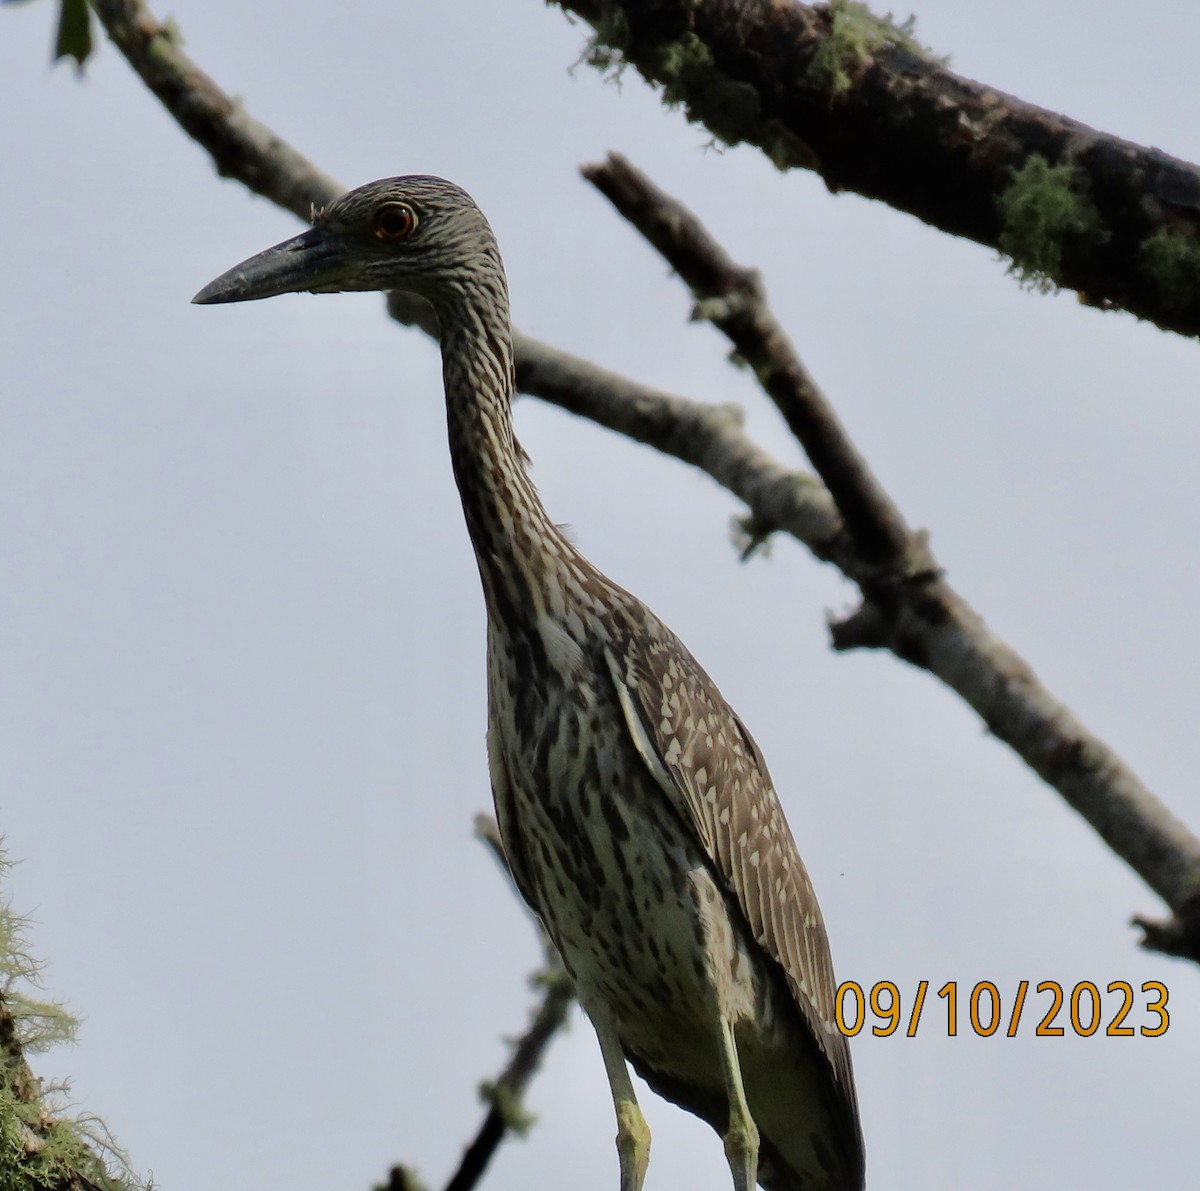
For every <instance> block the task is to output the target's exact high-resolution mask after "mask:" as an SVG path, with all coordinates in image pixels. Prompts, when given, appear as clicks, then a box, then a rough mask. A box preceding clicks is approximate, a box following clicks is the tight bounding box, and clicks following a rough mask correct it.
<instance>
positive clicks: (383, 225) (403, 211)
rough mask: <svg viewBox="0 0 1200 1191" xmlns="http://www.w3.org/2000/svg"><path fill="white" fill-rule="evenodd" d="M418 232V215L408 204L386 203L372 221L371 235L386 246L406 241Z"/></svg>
mask: <svg viewBox="0 0 1200 1191" xmlns="http://www.w3.org/2000/svg"><path fill="white" fill-rule="evenodd" d="M416 230H417V213H416V211H414V210H413V209H412V207H410V206H409V205H408V204H407V203H384V204H383V206H382V207H380V208H379V210H377V211H376V212H375V215H374V217H373V218H372V220H371V233H372V235H374V237H375V239H376V240H382V241H383V242H384V243H385V244H392V243H396V242H397V241H399V240H406V239H408V237H409V236H411V235H412V234H413V232H415V231H416Z"/></svg>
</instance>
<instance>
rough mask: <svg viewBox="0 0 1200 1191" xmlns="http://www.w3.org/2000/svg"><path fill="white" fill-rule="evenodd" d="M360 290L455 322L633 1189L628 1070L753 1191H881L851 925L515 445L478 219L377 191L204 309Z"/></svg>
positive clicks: (446, 189)
mask: <svg viewBox="0 0 1200 1191" xmlns="http://www.w3.org/2000/svg"><path fill="white" fill-rule="evenodd" d="M352 289H353V290H362V289H381V290H386V289H405V290H410V291H412V292H415V293H418V294H420V295H422V296H423V297H425V298H427V299H428V300H429V301H430V302H431V303H432V305H433V306H434V309H435V310H436V311H437V314H438V318H439V321H440V324H441V330H442V356H443V371H444V379H445V388H446V406H447V417H448V423H449V431H450V453H451V459H452V462H453V466H454V473H455V477H456V479H457V481H458V486H459V491H460V493H461V496H462V503H463V510H464V513H465V516H466V520H467V526H468V529H469V532H470V536H471V541H472V544H473V546H474V549H475V554H476V557H477V560H478V563H479V572H480V577H481V579H482V583H483V590H484V596H485V601H486V605H487V613H488V697H489V710H488V715H489V727H488V755H489V763H490V767H491V774H492V786H493V793H494V796H495V803H496V812H497V817H498V819H499V823H500V830H501V835H502V837H503V840H504V844H505V849H506V851H507V854H508V858H509V862H510V864H511V867H512V870H513V874H514V876H515V878H516V880H517V884H518V886H519V887H520V889H521V892H522V893H523V894H524V896H525V898H526V899H527V900H528V901H529V903H530V905H531V906H532V907H533V908H534V910H535V911H536V912H537V913H538V915H539V916H540V918H541V919H542V921H543V923H544V924H545V926H546V929H547V931H549V933H550V935H551V937H552V938H553V939H554V940H555V942H556V943H557V945H558V947H559V949H560V951H561V952H562V956H563V959H564V962H565V963H566V965H567V968H568V970H569V971H570V972H571V974H572V976H573V978H574V980H575V984H576V988H577V991H578V993H579V997H580V1001H581V1003H582V1004H583V1006H584V1008H585V1009H586V1010H587V1012H588V1014H589V1016H590V1017H591V1018H592V1021H593V1024H594V1025H595V1027H596V1031H597V1035H598V1037H599V1039H600V1044H601V1049H602V1052H603V1053H604V1058H605V1065H606V1070H607V1072H608V1076H609V1081H610V1083H611V1085H612V1090H613V1097H614V1102H615V1104H616V1107H617V1115H618V1124H619V1129H618V1150H619V1153H620V1158H621V1185H622V1191H637V1188H639V1187H640V1185H641V1180H642V1177H643V1175H644V1172H645V1166H646V1161H647V1158H648V1152H649V1134H648V1131H647V1130H646V1128H645V1123H644V1121H643V1120H642V1118H641V1114H640V1111H639V1110H638V1108H637V1105H636V1100H635V1099H634V1095H633V1089H632V1085H630V1084H629V1080H628V1075H627V1073H626V1071H625V1066H624V1060H625V1059H628V1060H629V1061H630V1062H632V1064H633V1065H634V1067H635V1068H636V1069H637V1071H638V1072H639V1073H640V1074H641V1075H642V1076H643V1077H644V1078H645V1079H646V1080H647V1082H648V1083H649V1084H650V1085H651V1086H652V1087H653V1088H655V1090H657V1091H658V1092H660V1093H661V1094H662V1095H664V1096H666V1097H668V1098H669V1099H671V1100H674V1101H675V1102H677V1103H678V1104H680V1105H682V1106H683V1107H685V1108H687V1109H689V1110H690V1111H692V1112H694V1113H697V1114H698V1115H700V1116H701V1117H703V1118H704V1119H705V1120H707V1121H709V1123H710V1124H711V1125H712V1126H713V1128H715V1129H716V1130H717V1131H718V1132H719V1133H721V1134H722V1135H723V1136H724V1137H725V1139H726V1153H727V1155H728V1157H729V1162H730V1167H731V1171H732V1174H733V1179H734V1186H735V1188H736V1189H737V1191H747V1189H748V1187H749V1186H750V1184H751V1183H752V1182H753V1180H754V1178H755V1174H756V1172H757V1178H758V1180H759V1181H760V1182H761V1183H762V1184H763V1186H765V1187H767V1188H769V1189H770V1191H858V1189H859V1188H860V1187H861V1186H862V1182H863V1152H862V1139H861V1134H860V1131H859V1124H858V1112H857V1106H856V1101H855V1092H854V1080H853V1075H852V1072H851V1066H850V1054H849V1049H848V1047H847V1044H846V1040H845V1039H844V1038H843V1037H842V1036H841V1035H840V1034H839V1033H838V1031H837V1029H836V1027H835V1026H834V1023H833V994H834V988H835V981H834V976H833V969H832V965H831V962H830V958H829V949H828V944H827V941H826V937H825V930H824V926H823V924H822V921H821V913H820V910H819V908H818V906H817V901H816V898H815V896H814V894H813V890H812V886H811V884H810V883H809V879H808V876H807V874H806V872H805V870H804V865H803V863H802V862H801V860H800V857H799V854H798V853H797V850H796V846H795V843H794V841H793V838H792V834H791V832H790V830H789V828H788V825H787V823H786V821H785V819H784V816H783V811H782V809H781V808H780V805H779V801H778V798H777V797H776V795H775V791H774V789H773V787H772V785H771V779H770V776H769V774H768V773H767V769H766V765H765V763H764V761H763V758H762V754H761V753H760V752H759V750H758V747H757V746H756V745H755V743H754V741H753V739H752V738H751V736H750V734H749V733H748V732H747V731H746V729H745V727H744V726H743V725H742V723H741V721H740V720H739V719H738V718H737V716H736V715H735V714H734V712H733V711H732V710H731V709H730V707H729V706H728V704H727V703H726V702H725V700H724V699H723V698H722V697H721V695H720V693H719V692H718V691H717V689H716V687H715V686H714V685H713V683H712V681H711V680H710V679H709V677H708V675H707V674H705V672H704V671H703V670H702V669H701V667H700V666H699V664H698V663H697V662H696V661H695V659H694V658H693V657H692V656H691V654H690V653H689V652H688V651H687V649H686V648H685V647H684V646H683V644H682V643H681V642H680V641H679V640H678V639H677V638H676V637H675V635H674V634H673V633H672V632H671V631H670V629H668V628H667V627H666V626H665V625H663V624H662V623H661V622H660V621H659V620H658V619H657V618H656V617H655V616H654V615H653V613H651V612H650V611H649V610H648V609H647V608H645V607H644V606H643V605H642V604H641V603H640V602H639V601H638V600H637V599H635V598H634V597H633V596H631V595H630V594H629V593H628V592H626V591H624V590H623V589H621V588H620V587H618V586H616V585H615V584H614V583H612V582H611V581H610V580H608V579H607V578H605V576H603V575H602V574H601V573H600V572H599V571H597V570H596V568H595V567H593V566H592V565H591V564H590V563H589V562H588V561H587V559H585V558H584V557H583V556H582V555H581V554H580V553H579V551H578V550H577V549H576V548H575V546H574V545H573V544H572V543H571V542H570V541H569V540H568V539H567V538H566V537H565V536H564V535H563V534H562V533H561V532H560V530H559V529H558V528H557V527H556V526H555V525H554V523H553V522H552V521H551V520H550V518H549V517H548V515H547V514H546V512H545V510H544V509H543V507H542V504H541V502H540V500H539V499H538V497H537V494H536V493H535V491H534V489H533V486H532V484H531V483H530V481H529V479H528V477H527V476H526V473H525V468H524V455H523V453H522V452H521V450H520V447H519V446H518V444H517V443H516V440H515V438H514V437H513V432H512V421H511V413H510V402H511V397H512V393H513V359H512V340H511V329H510V326H509V314H508V297H507V289H506V285H505V280H504V271H503V267H502V265H501V261H500V255H499V251H498V249H497V247H496V242H495V238H494V237H493V235H492V233H491V230H490V228H489V227H488V225H487V222H486V220H485V219H484V217H483V215H482V213H481V212H480V211H479V209H478V207H476V206H475V204H474V203H473V202H472V200H471V199H470V198H469V196H467V195H466V194H465V193H464V192H463V191H462V190H460V189H459V188H458V187H456V186H454V185H453V184H451V183H449V182H445V181H442V180H441V179H437V178H428V177H409V178H393V179H387V180H384V181H382V182H376V183H371V184H370V185H368V186H364V187H360V188H359V189H357V190H354V191H351V192H349V193H348V194H347V195H344V196H343V197H342V198H341V199H339V200H337V202H335V203H333V204H332V205H331V206H330V207H328V208H327V209H325V210H324V211H322V212H319V213H318V215H317V217H316V219H315V226H314V228H313V229H312V230H311V231H309V232H306V233H304V234H303V235H301V236H298V237H296V238H295V239H294V240H291V241H288V242H286V243H285V244H281V245H278V246H276V247H275V248H273V249H268V250H267V251H266V252H265V253H260V254H259V256H257V257H254V258H251V259H250V260H249V261H246V262H244V263H243V264H242V265H239V266H237V267H235V268H234V269H231V270H230V271H229V272H228V273H226V274H224V275H223V276H222V277H220V278H218V279H217V280H216V281H214V282H213V283H212V284H211V285H209V286H208V287H206V288H205V289H204V290H203V291H201V293H200V294H198V295H197V298H196V300H197V301H199V302H228V301H243V300H247V299H250V298H259V297H268V296H271V295H273V294H277V293H285V292H292V291H298V290H309V291H313V292H333V291H338V290H352ZM743 1086H744V1097H743V1095H742V1087H743Z"/></svg>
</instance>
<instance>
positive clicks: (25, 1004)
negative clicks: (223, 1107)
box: [0, 853, 140, 1191]
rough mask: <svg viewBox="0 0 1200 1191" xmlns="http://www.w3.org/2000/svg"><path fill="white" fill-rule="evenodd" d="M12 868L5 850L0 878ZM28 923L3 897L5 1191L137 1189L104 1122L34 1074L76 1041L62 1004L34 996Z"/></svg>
mask: <svg viewBox="0 0 1200 1191" xmlns="http://www.w3.org/2000/svg"><path fill="white" fill-rule="evenodd" d="M6 871H7V865H6V863H5V860H4V856H3V853H0V878H2V877H3V876H4V874H5V872H6ZM24 926H25V923H24V920H23V919H21V918H20V917H19V916H18V915H17V914H15V913H14V912H13V911H12V909H11V908H10V906H9V905H8V903H7V901H5V900H4V898H3V894H2V893H0V1188H2V1189H3V1191H59V1189H60V1188H71V1187H86V1186H88V1185H89V1184H90V1185H91V1186H92V1187H95V1188H99V1189H101V1191H134V1189H135V1188H138V1187H139V1186H140V1184H139V1182H138V1180H137V1179H136V1178H135V1177H134V1176H133V1175H132V1173H131V1172H130V1171H129V1166H128V1162H127V1160H126V1159H125V1156H124V1155H123V1154H122V1153H121V1152H120V1151H119V1150H118V1149H117V1148H116V1146H115V1145H114V1144H113V1143H112V1141H111V1138H109V1136H108V1133H107V1130H106V1129H105V1127H104V1125H103V1123H102V1122H101V1121H99V1120H97V1119H96V1118H94V1117H91V1118H89V1117H79V1116H73V1115H70V1114H68V1113H67V1112H66V1108H65V1103H64V1092H65V1088H63V1087H61V1086H59V1087H45V1086H44V1085H43V1083H42V1081H41V1080H40V1079H38V1078H36V1077H35V1076H34V1074H33V1072H32V1071H31V1069H30V1066H29V1063H28V1061H27V1058H26V1056H27V1055H30V1054H35V1053H39V1052H41V1051H44V1050H48V1049H49V1048H50V1047H52V1046H55V1045H57V1044H58V1043H60V1042H67V1041H70V1040H71V1039H72V1038H73V1037H74V1033H75V1024H76V1023H75V1019H74V1018H73V1017H71V1015H70V1014H69V1013H67V1011H66V1010H65V1009H63V1007H62V1006H61V1005H58V1004H54V1003H52V1002H48V1001H41V1000H36V999H34V998H33V997H32V996H30V995H29V991H28V990H29V989H30V988H31V987H36V986H37V983H38V964H37V961H36V960H34V959H33V958H32V957H31V956H30V954H29V952H28V950H27V948H26V945H25V939H24ZM114 1172H115V1173H114Z"/></svg>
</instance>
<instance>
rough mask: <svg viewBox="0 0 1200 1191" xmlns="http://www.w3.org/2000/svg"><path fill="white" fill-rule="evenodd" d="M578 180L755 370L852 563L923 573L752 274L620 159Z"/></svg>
mask: <svg viewBox="0 0 1200 1191" xmlns="http://www.w3.org/2000/svg"><path fill="white" fill-rule="evenodd" d="M582 173H583V176H584V177H585V178H586V179H587V180H588V181H589V182H591V183H592V185H593V186H595V187H596V188H597V189H598V190H599V191H600V192H601V193H602V194H603V195H604V196H605V197H606V198H607V199H608V200H609V201H610V202H611V203H612V204H613V206H614V207H616V209H617V210H618V211H619V212H620V213H621V214H622V215H623V216H624V217H625V218H626V219H627V220H629V222H630V223H632V224H633V226H634V227H636V228H637V229H638V231H639V232H641V233H642V235H643V236H645V237H646V239H647V240H649V241H650V243H651V244H652V245H653V246H654V247H655V248H656V249H657V250H658V251H659V253H660V254H661V255H662V256H663V257H665V258H666V260H667V262H668V263H669V264H670V265H671V267H672V268H673V269H674V270H675V271H676V272H677V273H678V274H679V276H680V277H682V278H683V280H684V281H685V282H686V283H687V285H688V288H689V289H690V290H691V291H692V296H693V297H694V298H695V299H696V311H695V314H696V317H697V318H706V319H708V320H709V321H710V322H712V323H713V325H714V326H716V327H717V328H718V329H719V330H721V331H722V332H724V333H725V335H726V336H727V337H728V338H729V340H730V342H731V343H732V344H733V346H734V348H735V350H736V351H737V352H738V354H739V355H740V356H741V358H742V359H744V360H745V361H746V363H747V364H749V365H750V367H751V368H752V369H753V370H754V374H755V376H756V377H757V378H758V381H759V383H760V384H761V385H762V387H763V389H764V390H765V392H766V393H767V394H768V396H770V398H771V399H772V400H773V401H774V402H775V404H776V406H777V407H778V409H779V412H780V413H781V414H783V417H784V421H786V422H787V424H788V427H789V428H790V429H791V431H792V433H793V434H794V435H795V436H796V438H797V439H798V440H799V442H800V445H801V446H802V447H803V448H804V450H805V453H806V454H807V455H808V458H809V461H810V462H811V463H812V465H813V467H814V468H815V469H816V472H817V474H818V475H819V476H820V477H821V479H822V480H824V481H825V486H826V487H827V488H828V489H829V492H830V495H831V496H832V497H833V499H834V503H835V504H836V505H837V507H838V508H839V509H840V510H841V513H842V517H843V518H844V519H845V523H846V529H847V530H848V532H849V534H850V537H851V539H852V540H853V542H854V546H855V550H856V553H857V554H858V556H859V557H860V558H861V559H863V560H864V561H866V562H868V563H873V564H885V565H887V566H888V567H890V568H892V569H895V568H897V567H898V566H900V565H902V564H903V565H904V567H905V569H907V570H919V569H922V566H923V560H922V559H920V557H919V556H920V555H922V554H923V553H924V551H923V549H922V544H921V543H920V542H919V541H918V540H917V539H916V537H915V536H914V534H913V533H912V531H911V530H910V529H909V528H908V526H907V525H906V524H905V521H904V518H903V517H902V516H901V515H900V510H899V509H898V508H896V506H895V504H894V503H893V501H892V499H891V497H890V496H888V494H887V493H886V492H885V491H884V489H883V487H882V485H881V484H880V483H879V481H878V480H877V479H876V478H875V476H874V475H873V474H872V472H871V468H870V466H869V465H868V463H867V461H866V460H865V459H864V458H863V457H862V455H861V454H860V453H859V450H858V448H857V447H856V446H855V445H854V443H853V442H852V441H851V439H850V436H849V434H847V433H846V428H845V427H844V426H843V425H842V423H841V419H840V418H839V417H838V416H837V413H836V412H835V411H834V408H833V406H832V405H830V404H829V402H828V401H827V400H826V399H825V397H824V395H823V394H822V393H821V390H820V389H819V388H818V387H817V382H816V381H815V380H814V379H813V378H812V376H811V375H810V373H809V371H808V369H807V368H805V366H804V363H803V361H802V360H801V359H800V357H799V356H798V355H797V354H796V350H795V348H794V347H793V346H792V344H791V343H790V341H789V340H788V338H787V335H786V334H785V332H784V330H783V328H782V327H781V326H780V325H779V322H778V320H777V319H776V318H775V315H774V313H773V312H772V311H771V308H770V306H769V305H768V304H767V300H766V294H765V291H764V290H763V284H762V279H761V277H759V275H758V273H757V271H755V270H753V269H746V268H743V267H742V266H741V265H738V264H735V263H734V261H733V260H732V259H731V258H730V256H729V254H728V253H726V251H725V250H724V249H723V248H722V247H721V246H720V245H719V244H718V243H717V242H716V241H715V240H714V239H713V238H712V236H710V235H709V233H708V231H707V230H706V229H705V228H704V226H703V225H702V224H701V223H700V221H699V220H698V219H697V218H696V216H695V215H693V214H692V212H691V211H689V210H688V209H687V208H686V207H684V206H683V205H682V204H681V203H677V202H675V201H674V200H673V199H671V198H670V197H669V196H667V195H666V194H664V193H663V192H662V191H660V190H658V189H657V188H656V187H655V186H654V184H653V183H652V182H651V181H650V180H649V179H648V178H647V177H646V176H645V175H644V174H642V173H641V172H640V171H638V170H635V169H634V168H633V166H631V165H630V164H629V162H628V161H626V160H625V158H623V157H621V156H620V155H619V154H616V153H611V154H609V158H608V161H607V162H606V163H605V164H604V165H590V166H584V167H583V170H582ZM908 556H912V557H910V558H909V561H908V562H907V563H905V562H904V560H905V559H906V557H908Z"/></svg>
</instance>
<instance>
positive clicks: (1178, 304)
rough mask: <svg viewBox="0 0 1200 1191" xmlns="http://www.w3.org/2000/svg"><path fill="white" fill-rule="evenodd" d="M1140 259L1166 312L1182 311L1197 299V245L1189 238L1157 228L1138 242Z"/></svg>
mask: <svg viewBox="0 0 1200 1191" xmlns="http://www.w3.org/2000/svg"><path fill="white" fill-rule="evenodd" d="M1141 258H1142V259H1141V265H1142V271H1143V272H1144V273H1145V274H1146V276H1147V277H1149V278H1150V279H1151V280H1152V281H1153V282H1154V283H1155V285H1156V286H1157V287H1158V292H1159V294H1160V296H1161V297H1162V300H1163V302H1164V303H1165V304H1166V305H1167V306H1168V307H1169V308H1170V309H1172V310H1176V311H1178V310H1184V309H1186V308H1187V307H1189V306H1191V305H1192V304H1193V303H1194V302H1195V301H1196V300H1197V299H1198V298H1200V244H1197V243H1196V241H1195V240H1194V239H1192V238H1191V237H1190V236H1186V235H1184V234H1183V233H1182V232H1177V231H1172V230H1171V229H1170V228H1167V227H1160V228H1159V229H1158V231H1156V232H1155V233H1154V234H1153V235H1152V236H1147V237H1146V239H1145V240H1143V241H1142V246H1141Z"/></svg>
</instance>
